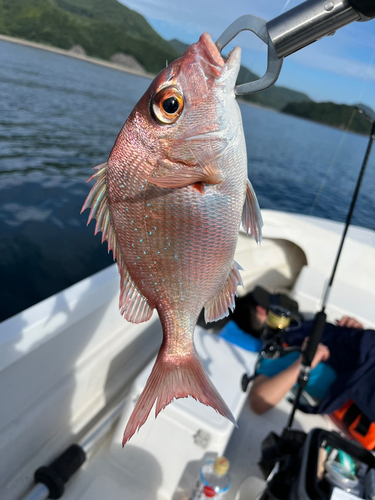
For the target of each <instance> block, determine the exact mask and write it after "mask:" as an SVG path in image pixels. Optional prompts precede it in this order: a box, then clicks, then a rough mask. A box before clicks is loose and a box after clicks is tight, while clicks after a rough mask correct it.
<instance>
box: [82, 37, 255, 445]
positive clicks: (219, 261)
mask: <svg viewBox="0 0 375 500" xmlns="http://www.w3.org/2000/svg"><path fill="white" fill-rule="evenodd" d="M240 58H241V50H240V48H235V49H234V50H233V51H232V53H231V54H230V56H229V57H228V59H227V60H226V61H225V60H224V59H223V58H222V56H221V55H220V52H219V51H218V49H217V47H216V45H215V44H214V43H213V41H212V39H211V37H210V35H208V34H207V33H204V34H203V35H202V36H201V37H200V39H199V41H198V42H197V43H195V44H193V45H191V46H190V47H189V48H188V49H187V50H186V52H185V54H184V55H183V56H182V57H181V58H180V59H177V60H176V61H174V62H173V63H171V64H170V65H169V66H168V67H166V68H165V69H163V70H162V71H161V72H160V73H159V74H158V75H157V76H156V78H155V79H154V80H153V82H152V83H151V85H150V87H149V88H148V90H147V91H146V93H145V94H144V95H143V97H142V98H141V99H140V101H139V102H138V104H137V105H136V106H135V108H134V110H133V111H132V113H131V114H130V116H129V118H128V119H127V120H126V122H125V124H124V126H123V128H122V130H121V131H120V133H119V136H118V137H117V139H116V142H115V144H114V146H113V149H112V152H111V154H110V156H109V158H108V161H107V162H106V163H104V164H103V165H99V166H98V167H96V169H97V171H96V173H95V174H94V175H93V176H92V177H91V179H95V180H96V183H95V185H94V187H93V188H92V189H91V191H90V194H89V195H88V197H87V199H86V202H85V204H84V206H83V209H82V210H85V209H86V208H87V207H91V212H90V216H89V220H88V222H90V221H91V220H92V219H93V218H96V221H97V222H96V228H95V233H97V232H98V231H102V240H103V241H104V240H107V242H108V246H109V249H112V251H113V254H114V257H115V258H116V260H117V265H118V269H119V273H120V275H121V290H120V312H121V314H122V315H123V316H124V317H125V318H126V319H127V320H128V321H131V322H133V323H141V322H143V321H147V320H148V319H150V318H151V315H152V312H153V309H156V310H157V312H158V314H159V317H160V321H161V324H162V328H163V342H162V345H161V347H160V351H159V354H158V356H157V359H156V362H155V365H154V367H153V369H152V372H151V375H150V377H149V379H148V381H147V384H146V387H145V389H144V391H143V392H142V394H141V396H140V398H139V400H138V401H137V404H136V406H135V408H134V411H133V413H132V415H131V417H130V419H129V421H128V424H127V426H126V429H125V433H124V439H123V444H125V443H126V442H127V441H128V440H129V439H130V438H131V437H132V435H133V434H134V433H135V432H136V431H137V430H138V429H139V428H140V427H141V426H142V425H143V424H144V423H145V421H146V419H147V417H148V415H149V413H150V411H151V409H152V407H153V405H154V404H155V402H156V415H158V413H159V412H160V411H161V410H162V409H163V408H165V407H166V406H167V405H168V404H169V403H170V402H171V401H172V400H173V399H174V398H184V397H187V396H192V397H193V398H195V399H197V400H198V401H200V402H201V403H203V404H205V405H208V406H211V407H212V408H214V409H215V410H216V411H218V412H219V413H221V415H223V416H225V417H227V418H229V419H230V420H231V421H232V422H234V418H233V416H232V413H231V411H230V410H229V408H228V407H227V405H226V404H225V402H224V401H223V400H222V398H221V396H220V395H219V393H218V392H217V390H216V389H215V387H214V386H213V385H212V383H211V381H210V379H209V377H208V376H207V374H206V372H205V370H204V368H203V366H202V363H201V361H200V359H199V357H198V355H197V353H196V350H195V348H194V340H193V335H194V328H195V325H196V322H197V318H198V316H199V313H200V311H201V309H202V308H203V307H204V308H205V319H206V321H207V322H210V321H215V320H218V319H220V318H223V317H224V316H227V315H228V314H229V311H228V309H233V308H234V297H235V295H236V289H237V286H238V285H239V284H241V277H240V272H239V271H240V267H239V265H238V264H237V263H236V262H235V261H234V260H233V258H234V252H235V249H236V244H237V238H238V232H239V229H240V224H241V221H242V225H243V227H244V229H245V230H246V231H247V232H250V233H251V234H252V235H253V236H254V237H255V239H256V240H257V241H258V240H260V238H261V226H262V219H261V215H260V211H259V207H258V202H257V200H256V196H255V193H254V191H253V189H252V187H251V184H250V182H249V180H248V177H247V155H246V144H245V138H244V133H243V127H242V119H241V112H240V109H239V107H238V104H237V102H236V99H235V92H234V88H235V83H236V78H237V74H238V71H239V68H240ZM91 179H90V180H91Z"/></svg>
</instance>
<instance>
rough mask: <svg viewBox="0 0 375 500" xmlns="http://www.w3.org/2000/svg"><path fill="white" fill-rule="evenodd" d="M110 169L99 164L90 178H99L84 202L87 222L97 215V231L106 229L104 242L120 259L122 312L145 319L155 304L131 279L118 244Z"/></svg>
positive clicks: (132, 319) (134, 320)
mask: <svg viewBox="0 0 375 500" xmlns="http://www.w3.org/2000/svg"><path fill="white" fill-rule="evenodd" d="M106 169H107V164H106V163H102V164H101V165H98V166H97V167H95V170H97V172H95V174H94V175H92V176H91V177H90V179H89V180H88V181H87V182H89V181H91V180H93V179H95V180H96V182H95V184H94V186H93V187H92V188H91V191H90V193H89V195H88V196H87V198H86V201H85V203H84V204H83V207H82V210H81V213H82V212H83V211H84V210H86V208H90V207H91V210H90V215H89V218H88V221H87V224H90V222H91V221H92V219H96V226H95V234H97V233H98V232H99V231H101V232H102V243H103V242H104V241H105V240H107V242H108V252H109V251H110V250H112V252H113V258H114V259H116V260H117V266H118V269H119V273H120V276H121V286H120V288H121V291H120V304H119V307H120V312H121V314H123V315H124V317H125V319H127V320H128V321H130V322H131V323H142V322H143V321H147V320H149V319H150V318H151V316H152V308H151V307H150V305H149V303H148V300H147V299H146V298H145V297H144V296H143V295H142V293H141V292H140V291H139V290H138V288H137V286H136V285H135V283H134V282H133V280H132V279H131V277H130V274H129V272H128V270H127V269H126V266H125V262H124V259H123V257H122V255H121V250H120V247H119V246H118V244H117V237H116V233H115V231H114V229H113V226H112V224H111V215H110V211H109V205H108V200H107V186H106Z"/></svg>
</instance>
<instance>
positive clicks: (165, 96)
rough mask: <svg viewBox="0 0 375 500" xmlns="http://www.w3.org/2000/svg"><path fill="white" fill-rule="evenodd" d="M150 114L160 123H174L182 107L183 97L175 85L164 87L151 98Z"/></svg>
mask: <svg viewBox="0 0 375 500" xmlns="http://www.w3.org/2000/svg"><path fill="white" fill-rule="evenodd" d="M150 109H151V114H152V116H153V118H154V119H155V120H156V121H157V122H159V123H160V124H162V125H168V124H171V123H175V122H176V121H177V120H178V118H179V117H180V115H181V113H182V110H183V109H184V98H183V96H182V93H181V92H180V91H179V90H178V89H177V88H176V87H166V88H163V89H161V90H159V92H157V93H156V94H155V95H154V97H153V98H152V99H151V104H150Z"/></svg>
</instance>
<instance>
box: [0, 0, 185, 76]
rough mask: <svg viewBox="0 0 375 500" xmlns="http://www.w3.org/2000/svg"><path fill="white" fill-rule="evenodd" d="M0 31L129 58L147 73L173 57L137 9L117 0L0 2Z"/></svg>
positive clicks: (103, 55)
mask: <svg viewBox="0 0 375 500" xmlns="http://www.w3.org/2000/svg"><path fill="white" fill-rule="evenodd" d="M0 33H3V34H5V35H9V36H15V37H19V38H23V39H26V40H31V41H34V42H40V43H44V44H47V45H52V46H54V47H59V48H62V49H67V50H69V49H70V48H71V47H72V46H74V45H80V46H82V47H83V48H84V50H85V51H86V53H87V55H88V56H93V57H99V58H101V59H106V60H109V59H110V58H111V57H112V56H113V55H114V54H116V53H121V52H122V53H125V54H129V55H132V56H134V57H135V58H136V59H137V60H138V61H139V62H140V63H141V64H142V66H144V67H145V68H146V70H147V71H149V72H150V73H158V72H159V71H160V70H161V69H162V68H163V67H165V61H166V60H169V61H172V60H174V59H176V57H178V54H177V53H176V52H175V51H174V50H173V48H172V47H171V46H170V44H169V43H168V42H167V41H166V40H164V39H163V38H162V37H161V36H160V35H158V34H157V33H156V31H154V30H153V29H152V28H151V26H150V25H149V24H148V23H147V21H146V20H145V19H144V17H142V16H141V15H140V14H138V13H137V12H135V11H133V10H131V9H129V8H127V7H125V5H123V4H121V3H119V2H117V0H105V1H103V0H0Z"/></svg>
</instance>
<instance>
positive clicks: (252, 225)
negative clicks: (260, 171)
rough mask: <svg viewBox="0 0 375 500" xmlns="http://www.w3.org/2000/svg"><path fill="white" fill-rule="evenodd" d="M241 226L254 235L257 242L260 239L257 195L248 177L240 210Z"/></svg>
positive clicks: (261, 223)
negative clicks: (243, 202)
mask: <svg viewBox="0 0 375 500" xmlns="http://www.w3.org/2000/svg"><path fill="white" fill-rule="evenodd" d="M242 226H243V228H244V230H245V231H246V232H247V233H248V234H249V233H250V234H251V235H252V236H254V238H255V241H256V242H257V243H260V242H261V241H262V227H263V219H262V215H261V213H260V208H259V204H258V200H257V196H256V194H255V191H254V189H253V186H252V185H251V183H250V181H249V179H247V185H246V198H245V204H244V206H243V210H242Z"/></svg>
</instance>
